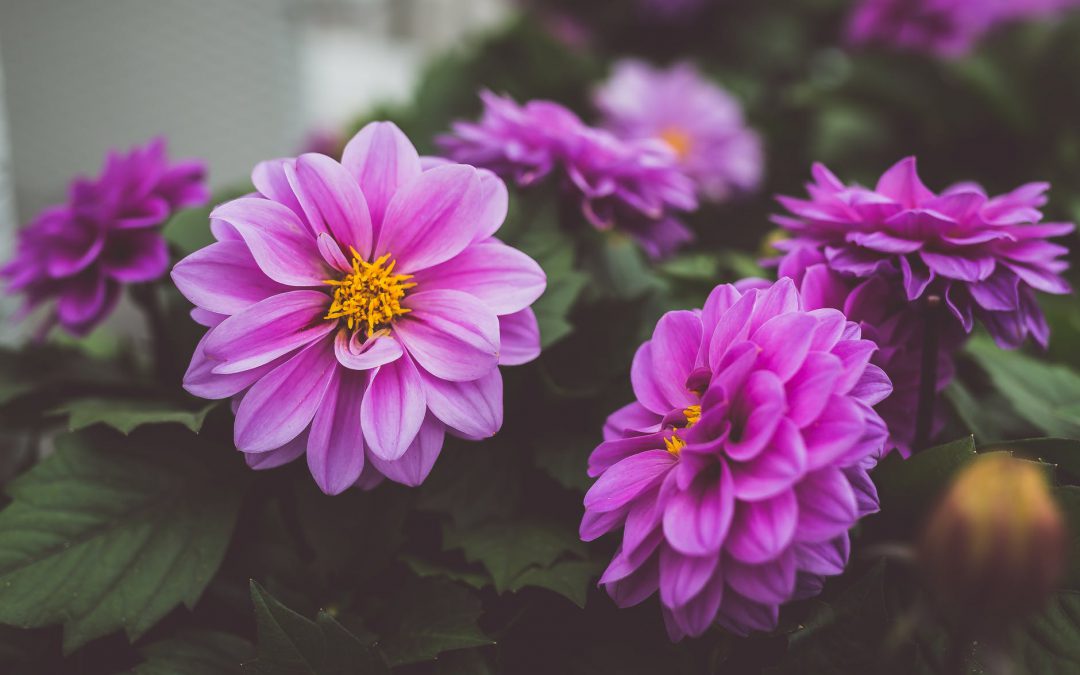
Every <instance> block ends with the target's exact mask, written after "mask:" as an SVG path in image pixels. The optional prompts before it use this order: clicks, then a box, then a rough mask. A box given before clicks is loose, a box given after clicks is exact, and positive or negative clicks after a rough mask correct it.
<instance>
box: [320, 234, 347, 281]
mask: <svg viewBox="0 0 1080 675" xmlns="http://www.w3.org/2000/svg"><path fill="white" fill-rule="evenodd" d="M315 241H316V245H317V246H318V247H319V255H321V256H322V259H323V262H325V263H326V264H327V265H329V266H330V267H332V268H334V269H336V270H337V271H338V272H343V273H345V274H349V273H350V272H352V264H351V263H350V262H349V260H350V259H349V258H347V257H345V254H344V253H342V251H341V247H340V246H338V243H337V242H336V241H334V238H333V237H332V236H330V235H329V234H327V233H326V232H320V233H319V236H318V237H317V238H316V240H315Z"/></svg>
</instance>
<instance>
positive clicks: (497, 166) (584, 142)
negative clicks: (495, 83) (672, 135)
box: [438, 92, 697, 257]
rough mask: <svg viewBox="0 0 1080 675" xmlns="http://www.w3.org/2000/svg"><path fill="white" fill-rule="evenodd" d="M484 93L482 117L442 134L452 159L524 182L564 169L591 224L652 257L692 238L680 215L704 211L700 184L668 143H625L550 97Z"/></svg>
mask: <svg viewBox="0 0 1080 675" xmlns="http://www.w3.org/2000/svg"><path fill="white" fill-rule="evenodd" d="M481 98H482V99H483V101H484V114H483V117H481V119H480V121H479V122H476V123H473V122H456V123H455V124H454V125H453V134H449V135H445V136H442V137H440V138H439V139H438V143H439V145H440V146H441V147H442V148H443V150H444V151H445V153H446V155H447V156H448V157H450V158H451V159H453V160H454V161H456V162H462V163H465V164H472V165H474V166H480V167H484V168H487V169H491V170H492V171H494V172H495V173H497V174H499V175H500V176H503V177H506V178H508V179H513V180H514V181H515V182H516V183H517V184H518V185H520V186H528V185H532V184H534V183H536V182H538V181H540V180H543V179H544V178H546V177H548V176H549V175H552V174H557V175H558V178H559V179H560V181H561V182H562V184H563V185H564V187H565V189H566V190H567V192H568V193H570V194H571V195H573V197H574V199H576V200H577V201H579V202H580V203H581V209H582V212H583V213H584V214H585V217H586V218H587V219H588V220H589V222H590V223H592V224H593V225H594V226H595V227H597V228H598V229H601V230H607V229H613V228H618V229H619V230H621V231H624V232H626V233H627V234H629V235H631V236H632V237H634V238H635V239H636V240H637V241H638V242H639V243H640V244H641V246H642V248H644V250H645V251H646V252H647V253H648V254H649V255H651V256H653V257H661V256H664V255H667V254H669V253H671V252H672V251H674V250H675V249H676V248H678V247H679V246H681V245H682V244H684V243H686V242H688V241H690V240H691V239H692V234H691V233H690V231H689V230H688V229H687V228H686V226H685V225H683V224H682V223H681V222H679V221H678V220H677V219H676V218H675V217H674V216H673V213H674V212H678V211H689V210H692V209H695V208H697V200H696V199H695V197H694V184H693V181H692V180H691V179H690V178H689V177H687V176H686V175H685V174H684V173H683V172H682V171H681V170H680V169H679V167H678V165H677V161H676V157H675V154H674V153H673V152H672V151H671V149H670V148H669V147H668V146H667V145H666V144H665V143H663V142H661V141H658V140H651V139H647V140H626V141H624V140H620V139H619V138H617V137H615V136H614V135H613V134H611V133H610V132H608V131H605V130H603V129H596V128H593V127H589V126H587V125H586V124H585V123H584V122H582V121H581V119H580V118H579V117H578V116H577V115H575V114H574V113H572V112H571V111H570V110H568V109H566V108H565V107H563V106H561V105H559V104H557V103H552V102H550V101H530V102H529V103H527V104H525V105H524V106H521V105H518V104H517V103H516V102H514V101H513V100H511V99H509V98H506V97H501V96H496V95H495V94H493V93H491V92H483V93H481Z"/></svg>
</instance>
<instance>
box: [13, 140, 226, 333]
mask: <svg viewBox="0 0 1080 675" xmlns="http://www.w3.org/2000/svg"><path fill="white" fill-rule="evenodd" d="M205 175H206V168H205V166H204V165H203V164H202V163H201V162H196V161H186V162H180V163H178V164H174V165H171V166H170V165H169V163H168V159H167V157H166V152H165V140H164V139H161V138H158V139H155V140H152V141H150V142H149V143H147V144H146V145H144V146H137V147H135V148H132V150H131V151H130V152H128V153H127V154H123V153H120V152H118V151H115V150H114V151H111V152H109V153H108V155H106V158H105V165H104V167H103V168H102V171H101V175H100V176H99V177H98V178H96V179H91V178H76V179H75V180H74V181H72V183H71V185H70V187H69V189H68V199H67V201H66V202H64V203H63V204H59V205H56V206H51V207H49V208H47V209H45V210H44V211H42V212H41V213H40V214H39V215H38V216H37V217H36V218H35V219H34V220H33V222H31V223H30V225H28V226H27V227H25V228H24V229H23V230H22V231H20V232H19V237H18V243H17V245H16V250H15V257H14V258H13V259H12V260H11V261H10V262H8V264H7V265H5V266H4V267H3V268H0V276H3V277H4V278H5V279H7V282H8V284H7V290H8V292H9V293H21V294H23V295H25V297H26V300H25V303H24V305H23V308H22V310H21V311H20V315H21V316H25V315H26V314H29V313H30V312H32V311H34V310H35V309H36V308H37V307H38V306H40V305H42V304H44V303H48V302H52V301H55V302H56V305H55V308H54V309H53V310H52V311H51V312H50V314H49V316H48V318H47V319H46V321H45V324H44V326H43V332H44V331H47V330H48V329H49V328H51V327H52V326H53V325H54V324H56V323H59V324H60V325H61V326H62V327H63V328H64V329H66V330H67V331H68V332H69V333H71V334H73V335H85V334H87V333H89V332H90V331H91V330H92V329H93V328H94V327H95V326H97V325H98V324H99V323H100V322H101V321H103V320H104V319H105V318H106V317H107V316H108V315H109V314H110V313H111V312H112V310H113V308H115V306H116V303H117V301H118V300H119V299H120V290H121V288H122V287H123V286H124V284H132V283H139V282H145V281H153V280H154V279H157V278H159V277H161V276H162V275H163V274H165V271H166V270H167V269H168V268H169V252H168V247H167V246H166V244H165V239H164V237H162V236H161V231H160V228H159V227H158V226H159V225H161V224H162V223H164V222H165V221H166V220H168V218H169V216H170V215H172V213H174V212H175V211H176V210H178V209H182V208H185V207H189V206H199V205H202V204H205V203H206V201H207V199H208V198H209V192H208V191H207V188H206V185H205V182H204V178H205Z"/></svg>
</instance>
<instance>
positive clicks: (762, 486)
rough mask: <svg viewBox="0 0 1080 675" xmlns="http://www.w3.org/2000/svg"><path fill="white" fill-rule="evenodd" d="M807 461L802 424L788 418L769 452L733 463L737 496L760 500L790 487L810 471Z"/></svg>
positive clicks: (783, 422) (770, 445)
mask: <svg viewBox="0 0 1080 675" xmlns="http://www.w3.org/2000/svg"><path fill="white" fill-rule="evenodd" d="M806 464H807V461H806V444H805V443H803V439H802V436H801V435H800V434H799V429H798V427H796V426H795V425H794V424H793V423H792V422H791V420H789V419H786V418H785V419H783V420H781V422H780V425H779V426H778V427H777V428H776V433H775V434H773V438H772V441H771V442H770V444H769V449H768V450H767V451H766V452H762V453H761V454H759V455H758V456H757V457H755V458H753V459H752V460H750V461H749V462H740V463H735V462H732V464H731V473H732V476H733V477H734V480H735V497H736V498H738V499H743V500H760V499H767V498H769V497H772V496H774V495H777V494H779V493H780V492H782V491H784V490H789V489H791V487H792V486H793V485H795V483H796V482H797V481H798V480H799V479H800V478H802V476H803V474H804V473H805V472H806Z"/></svg>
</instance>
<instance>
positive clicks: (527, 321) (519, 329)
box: [499, 307, 540, 366]
mask: <svg viewBox="0 0 1080 675" xmlns="http://www.w3.org/2000/svg"><path fill="white" fill-rule="evenodd" d="M538 356H540V324H539V322H537V320H536V313H535V312H533V311H532V308H530V307H526V308H525V309H523V310H521V311H520V312H514V313H513V314H504V315H502V316H500V317H499V365H500V366H520V365H521V364H523V363H528V362H529V361H532V360H533V359H535V358H536V357H538Z"/></svg>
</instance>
